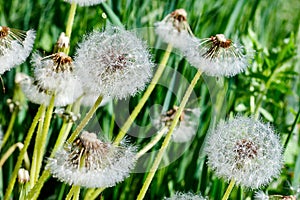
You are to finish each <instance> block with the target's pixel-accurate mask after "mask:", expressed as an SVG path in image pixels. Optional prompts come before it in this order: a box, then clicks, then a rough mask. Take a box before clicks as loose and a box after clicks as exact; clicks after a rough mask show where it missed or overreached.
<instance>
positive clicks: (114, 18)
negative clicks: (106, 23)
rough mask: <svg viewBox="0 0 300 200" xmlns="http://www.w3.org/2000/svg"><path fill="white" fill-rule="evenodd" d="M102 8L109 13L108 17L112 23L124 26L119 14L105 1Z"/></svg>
mask: <svg viewBox="0 0 300 200" xmlns="http://www.w3.org/2000/svg"><path fill="white" fill-rule="evenodd" d="M100 6H101V8H102V10H103V11H104V12H105V13H106V14H107V16H108V18H109V19H110V21H111V22H112V24H114V25H116V26H118V27H124V26H123V24H122V22H121V21H120V19H119V18H118V16H117V15H116V14H115V13H114V11H113V10H112V9H111V8H110V7H109V6H108V5H107V4H106V3H105V2H103V3H102V4H101V5H100Z"/></svg>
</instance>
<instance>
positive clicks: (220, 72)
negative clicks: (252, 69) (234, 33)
mask: <svg viewBox="0 0 300 200" xmlns="http://www.w3.org/2000/svg"><path fill="white" fill-rule="evenodd" d="M185 56H186V58H187V60H188V61H189V62H190V64H191V65H193V66H195V67H197V68H199V69H201V70H202V71H203V72H204V73H205V74H207V75H209V76H217V77H221V76H234V75H236V74H238V73H241V72H243V71H245V69H246V68H247V66H248V65H249V62H250V60H251V58H252V56H253V52H251V51H250V50H248V52H247V50H246V49H245V48H244V47H243V46H242V45H240V44H239V43H234V42H233V41H232V40H230V39H227V38H226V37H225V36H224V35H223V34H217V35H215V36H211V37H210V38H205V39H201V40H199V39H196V38H195V39H194V40H193V42H191V43H189V45H188V46H187V48H186V50H185Z"/></svg>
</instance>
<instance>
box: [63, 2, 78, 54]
mask: <svg viewBox="0 0 300 200" xmlns="http://www.w3.org/2000/svg"><path fill="white" fill-rule="evenodd" d="M76 8H77V3H72V4H71V8H70V11H69V16H68V21H67V27H66V37H68V38H71V33H72V27H73V23H74V18H75V14H76ZM69 50H70V47H66V48H65V49H64V53H66V54H68V53H69Z"/></svg>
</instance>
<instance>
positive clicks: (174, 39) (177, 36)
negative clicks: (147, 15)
mask: <svg viewBox="0 0 300 200" xmlns="http://www.w3.org/2000/svg"><path fill="white" fill-rule="evenodd" d="M155 33H156V34H157V35H158V36H159V37H160V38H161V39H162V40H163V41H164V42H166V43H170V44H172V45H173V46H174V47H175V48H182V47H183V46H185V45H186V43H187V42H188V41H189V38H191V36H193V33H192V31H191V28H190V26H189V24H188V22H187V12H186V11H185V10H184V9H182V8H181V9H177V10H175V11H173V12H172V13H170V14H168V15H167V16H166V17H165V18H164V19H163V20H162V21H160V22H157V23H155Z"/></svg>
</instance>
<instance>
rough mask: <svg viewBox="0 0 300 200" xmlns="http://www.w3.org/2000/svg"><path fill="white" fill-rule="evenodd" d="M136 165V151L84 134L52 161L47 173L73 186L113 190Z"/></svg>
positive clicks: (61, 150) (50, 160)
mask: <svg viewBox="0 0 300 200" xmlns="http://www.w3.org/2000/svg"><path fill="white" fill-rule="evenodd" d="M135 161H136V160H135V148H134V147H131V146H114V145H113V144H111V143H110V142H104V141H101V140H100V139H98V138H97V136H96V134H95V133H89V132H87V131H84V132H83V133H82V134H81V135H80V136H79V137H78V138H77V139H76V140H75V141H74V142H73V143H72V144H67V145H66V146H65V147H64V148H63V149H60V150H59V151H58V152H57V153H56V155H55V157H54V158H50V159H49V161H48V164H47V169H49V170H50V171H51V173H52V175H53V176H54V177H56V178H58V179H59V180H60V181H63V182H66V183H68V184H70V185H80V186H84V187H88V188H93V187H112V186H114V185H116V183H119V182H121V181H123V180H124V179H125V178H126V177H128V176H129V173H130V171H131V170H132V169H133V167H134V165H135Z"/></svg>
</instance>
